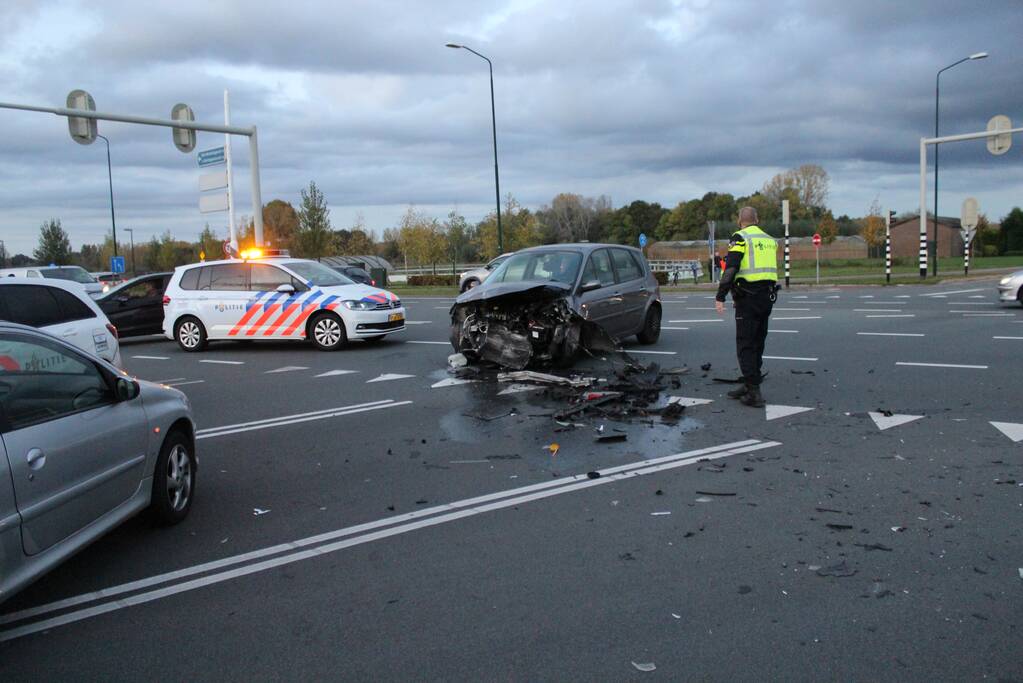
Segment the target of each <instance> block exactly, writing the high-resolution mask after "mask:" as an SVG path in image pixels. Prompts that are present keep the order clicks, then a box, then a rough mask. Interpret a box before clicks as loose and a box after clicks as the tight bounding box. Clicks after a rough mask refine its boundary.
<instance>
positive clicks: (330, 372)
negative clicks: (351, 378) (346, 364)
mask: <svg viewBox="0 0 1023 683" xmlns="http://www.w3.org/2000/svg"><path fill="white" fill-rule="evenodd" d="M358 372H359V371H358V370H328V371H327V372H321V373H320V374H318V375H316V377H337V376H339V375H354V374H356V373H358Z"/></svg>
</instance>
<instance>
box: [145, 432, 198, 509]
mask: <svg viewBox="0 0 1023 683" xmlns="http://www.w3.org/2000/svg"><path fill="white" fill-rule="evenodd" d="M196 464H197V463H196V460H195V444H194V443H193V442H192V440H191V439H189V438H188V436H186V435H185V434H184V433H182V432H180V431H178V430H174V431H172V432H171V433H169V434H168V435H167V438H166V439H164V441H163V446H162V447H161V448H160V455H159V456H158V457H157V458H156V469H155V470H154V471H153V495H152V498H151V500H150V501H149V514H150V516H151V517H152V518H153V520H154V521H155V522H157V523H158V524H163V525H170V524H177V523H178V522H180V521H181V520H183V519H184V518H185V517H187V516H188V511H189V510H190V509H192V501H193V500H194V499H195V472H196Z"/></svg>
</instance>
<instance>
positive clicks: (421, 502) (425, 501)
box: [416, 499, 430, 505]
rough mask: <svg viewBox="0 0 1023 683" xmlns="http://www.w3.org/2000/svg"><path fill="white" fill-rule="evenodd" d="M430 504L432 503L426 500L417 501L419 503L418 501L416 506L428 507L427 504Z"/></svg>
mask: <svg viewBox="0 0 1023 683" xmlns="http://www.w3.org/2000/svg"><path fill="white" fill-rule="evenodd" d="M429 502H430V501H428V500H426V499H420V500H417V501H416V505H426V504H427V503H429Z"/></svg>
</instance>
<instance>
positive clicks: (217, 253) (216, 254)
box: [195, 223, 224, 261]
mask: <svg viewBox="0 0 1023 683" xmlns="http://www.w3.org/2000/svg"><path fill="white" fill-rule="evenodd" d="M223 252H224V243H223V240H221V239H220V238H219V237H217V235H216V233H215V232H213V230H211V229H210V224H209V223H207V224H206V226H205V227H204V228H203V229H202V232H201V233H199V241H198V242H197V243H196V245H195V254H196V256H197V257H199V258H205V260H207V261H214V260H216V259H218V258H220V257H221V255H222V254H223ZM200 254H203V255H204V256H199V255H200Z"/></svg>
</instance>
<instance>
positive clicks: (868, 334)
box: [856, 332, 924, 337]
mask: <svg viewBox="0 0 1023 683" xmlns="http://www.w3.org/2000/svg"><path fill="white" fill-rule="evenodd" d="M856 334H858V335H860V336H861V337H922V336H924V335H923V334H922V333H919V332H857V333H856Z"/></svg>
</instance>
